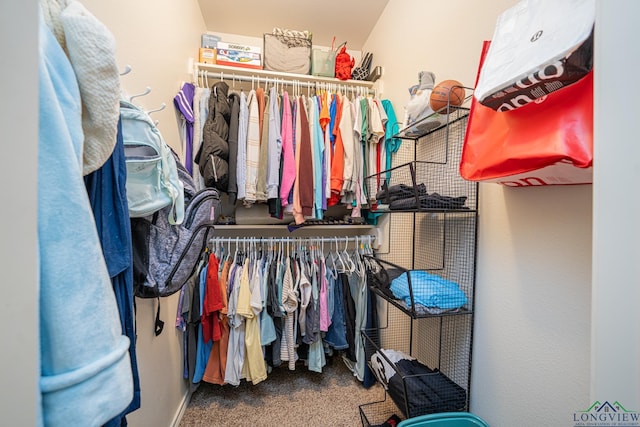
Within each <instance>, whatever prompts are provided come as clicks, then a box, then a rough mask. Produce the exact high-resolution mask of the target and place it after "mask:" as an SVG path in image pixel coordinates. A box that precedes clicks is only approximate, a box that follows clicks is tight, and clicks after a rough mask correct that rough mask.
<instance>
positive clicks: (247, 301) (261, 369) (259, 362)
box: [236, 257, 267, 385]
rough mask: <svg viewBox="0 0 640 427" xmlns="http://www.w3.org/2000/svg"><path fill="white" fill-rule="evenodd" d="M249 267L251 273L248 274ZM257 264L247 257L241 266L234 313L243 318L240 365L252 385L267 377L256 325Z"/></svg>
mask: <svg viewBox="0 0 640 427" xmlns="http://www.w3.org/2000/svg"><path fill="white" fill-rule="evenodd" d="M250 268H251V270H252V274H251V276H250V275H249V269H250ZM258 268H259V265H258V263H257V262H255V261H253V265H251V263H250V262H249V258H248V257H247V258H246V259H245V261H244V265H243V267H242V275H241V276H240V284H239V286H240V289H239V291H238V304H237V306H236V314H237V315H240V316H243V317H244V318H245V333H244V345H245V359H244V364H243V366H242V377H243V378H246V379H247V380H248V381H251V382H252V383H253V384H254V385H255V384H258V383H260V382H262V381H264V380H265V379H266V378H267V370H266V366H265V363H264V360H263V357H262V346H261V344H260V326H259V325H258V323H259V322H258V315H259V314H260V310H262V301H261V300H260V284H259V277H258V274H257V270H258Z"/></svg>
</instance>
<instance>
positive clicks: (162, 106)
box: [147, 102, 167, 114]
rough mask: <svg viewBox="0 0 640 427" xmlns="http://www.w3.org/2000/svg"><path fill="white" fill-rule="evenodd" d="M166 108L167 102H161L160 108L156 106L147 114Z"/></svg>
mask: <svg viewBox="0 0 640 427" xmlns="http://www.w3.org/2000/svg"><path fill="white" fill-rule="evenodd" d="M165 108H167V104H165V103H164V102H163V103H162V104H160V106H159V107H158V108H155V109H153V110H149V111H147V114H151V113H155V112H157V111H162V110H164V109H165Z"/></svg>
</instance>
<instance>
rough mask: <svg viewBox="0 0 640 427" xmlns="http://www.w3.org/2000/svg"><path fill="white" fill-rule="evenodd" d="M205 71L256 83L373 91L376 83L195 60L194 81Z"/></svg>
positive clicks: (215, 76)
mask: <svg viewBox="0 0 640 427" xmlns="http://www.w3.org/2000/svg"><path fill="white" fill-rule="evenodd" d="M203 72H204V73H207V77H208V78H215V79H228V80H229V81H233V79H234V78H235V79H236V80H238V81H255V82H256V83H267V82H269V83H271V82H273V81H274V80H276V81H277V82H279V83H285V84H293V83H294V82H296V83H297V84H298V85H300V86H302V87H315V86H316V83H325V84H329V85H337V86H338V87H340V86H344V87H348V88H362V89H366V90H368V91H369V92H371V93H373V92H374V91H375V90H374V86H375V85H376V83H374V82H370V81H367V80H339V79H336V78H330V77H319V76H312V75H308V74H292V73H280V72H277V71H268V70H256V69H250V68H241V67H230V66H227V65H216V64H205V63H202V62H194V65H193V81H194V82H195V81H197V80H198V79H199V78H201V77H204V76H203Z"/></svg>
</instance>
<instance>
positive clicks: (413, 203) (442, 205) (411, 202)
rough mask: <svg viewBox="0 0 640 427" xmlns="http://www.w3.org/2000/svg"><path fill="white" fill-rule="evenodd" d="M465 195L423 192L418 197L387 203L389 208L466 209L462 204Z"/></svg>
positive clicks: (465, 199) (465, 198) (464, 200)
mask: <svg viewBox="0 0 640 427" xmlns="http://www.w3.org/2000/svg"><path fill="white" fill-rule="evenodd" d="M466 201H467V196H459V197H451V196H441V195H440V194H438V193H431V194H424V195H422V196H420V197H419V198H418V199H416V198H415V197H414V198H406V199H401V200H394V201H393V202H391V203H390V204H389V209H391V210H408V209H467V208H466V207H465V206H464V204H465V202H466Z"/></svg>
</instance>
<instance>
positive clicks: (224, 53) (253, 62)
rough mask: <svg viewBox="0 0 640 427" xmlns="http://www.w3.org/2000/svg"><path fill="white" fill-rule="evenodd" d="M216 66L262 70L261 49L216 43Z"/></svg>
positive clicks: (237, 44)
mask: <svg viewBox="0 0 640 427" xmlns="http://www.w3.org/2000/svg"><path fill="white" fill-rule="evenodd" d="M216 54H217V55H216V64H220V65H230V66H233V67H242V68H255V69H262V48H260V47H257V46H248V45H243V44H239V43H227V42H218V47H217V48H216Z"/></svg>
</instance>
